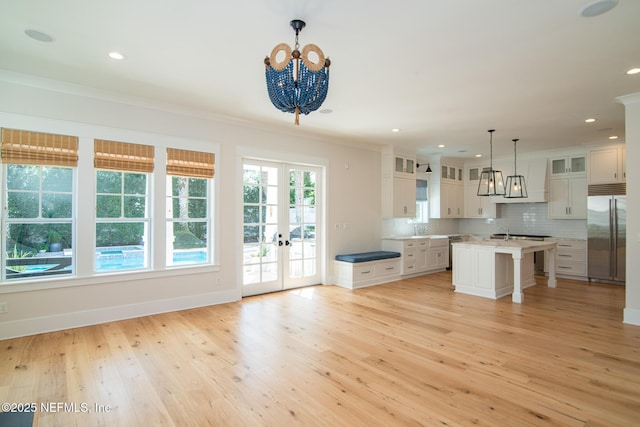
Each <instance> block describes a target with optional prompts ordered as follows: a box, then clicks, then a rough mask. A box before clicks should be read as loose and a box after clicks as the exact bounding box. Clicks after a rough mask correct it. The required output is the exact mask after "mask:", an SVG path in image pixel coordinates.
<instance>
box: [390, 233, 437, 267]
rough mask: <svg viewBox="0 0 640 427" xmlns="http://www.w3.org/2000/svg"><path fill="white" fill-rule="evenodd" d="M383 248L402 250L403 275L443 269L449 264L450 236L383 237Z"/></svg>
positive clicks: (394, 250)
mask: <svg viewBox="0 0 640 427" xmlns="http://www.w3.org/2000/svg"><path fill="white" fill-rule="evenodd" d="M382 249H383V250H385V251H393V252H400V254H401V259H402V263H401V267H400V271H401V274H402V276H403V277H411V276H414V275H420V274H425V273H429V272H435V271H441V270H444V269H446V268H447V267H448V266H449V238H448V237H446V236H438V237H433V238H430V237H424V238H415V237H407V238H389V239H382Z"/></svg>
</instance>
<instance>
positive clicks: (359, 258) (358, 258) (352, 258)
mask: <svg viewBox="0 0 640 427" xmlns="http://www.w3.org/2000/svg"><path fill="white" fill-rule="evenodd" d="M399 257H400V252H390V251H374V252H362V253H359V254H347V255H336V259H337V260H338V261H345V262H367V261H376V260H379V259H387V258H399Z"/></svg>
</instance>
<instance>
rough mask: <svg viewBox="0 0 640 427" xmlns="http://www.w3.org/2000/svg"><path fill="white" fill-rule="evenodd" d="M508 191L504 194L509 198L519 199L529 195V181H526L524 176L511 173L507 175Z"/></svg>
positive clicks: (506, 187)
mask: <svg viewBox="0 0 640 427" xmlns="http://www.w3.org/2000/svg"><path fill="white" fill-rule="evenodd" d="M505 190H506V193H505V195H504V197H505V198H507V199H517V198H522V199H523V198H526V197H529V195H528V194H527V183H526V182H524V176H522V175H511V176H508V177H507V182H506V184H505Z"/></svg>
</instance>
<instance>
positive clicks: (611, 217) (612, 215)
mask: <svg viewBox="0 0 640 427" xmlns="http://www.w3.org/2000/svg"><path fill="white" fill-rule="evenodd" d="M614 203H615V201H614V198H613V197H611V198H609V276H611V277H615V272H614V269H615V268H616V263H615V260H614V257H615V249H616V245H615V241H614V239H615V224H614V221H615V213H614Z"/></svg>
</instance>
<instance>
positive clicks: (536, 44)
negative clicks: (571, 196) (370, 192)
mask: <svg viewBox="0 0 640 427" xmlns="http://www.w3.org/2000/svg"><path fill="white" fill-rule="evenodd" d="M609 1H611V0H609ZM592 2H593V0H562V1H533V0H482V1H478V0H446V1H445V0H440V1H434V0H396V1H394V2H387V1H371V0H350V1H344V0H323V1H317V0H316V1H314V0H234V1H213V0H209V1H205V0H162V1H157V0H135V1H131V0H109V1H105V0H102V1H99V0H93V1H86V0H55V1H53V0H21V1H11V0H0V69H3V70H4V73H5V75H6V73H7V72H9V73H10V74H11V75H15V73H18V75H25V74H26V75H29V76H30V77H31V76H36V77H42V78H46V79H53V80H57V81H63V82H67V83H73V84H75V85H81V86H87V87H90V88H92V90H93V91H94V92H95V90H96V89H97V90H99V91H100V93H109V94H113V93H116V94H122V95H124V96H126V97H128V98H131V97H135V98H138V97H140V98H143V99H145V100H152V101H154V102H157V103H158V104H159V105H163V106H167V105H172V106H174V107H172V108H176V109H180V110H181V111H185V110H186V111H193V112H197V114H204V115H209V116H212V117H219V116H223V117H229V118H233V120H235V121H238V120H239V121H241V122H243V121H249V122H253V123H258V125H259V126H267V127H280V128H283V129H286V130H288V131H290V132H296V133H300V134H305V135H306V134H314V135H317V134H320V135H325V136H329V137H331V138H336V139H340V140H344V141H353V142H356V143H359V144H393V145H395V146H397V147H399V148H401V149H407V150H416V151H417V153H418V156H419V157H427V156H429V155H431V154H435V153H442V154H443V155H445V156H456V157H469V158H470V157H473V156H474V155H475V154H476V153H480V154H483V155H485V156H487V155H488V154H489V153H488V152H489V144H488V140H489V138H488V134H487V132H486V131H487V130H488V129H490V128H495V129H496V132H495V134H494V143H493V148H494V156H499V155H500V154H507V153H511V152H512V149H513V145H512V142H511V140H512V139H513V138H519V139H520V142H519V143H518V151H519V152H526V151H538V150H541V149H554V148H561V147H565V146H576V145H587V146H588V145H592V144H600V143H608V142H610V140H609V137H610V136H613V135H616V136H618V137H619V139H618V140H617V142H624V106H623V105H622V104H620V103H618V102H617V101H616V97H618V96H621V95H627V94H630V93H636V92H640V74H636V75H627V74H626V71H627V70H629V69H631V68H634V67H640V25H639V24H638V23H639V22H640V1H638V0H619V2H618V4H617V6H616V7H615V8H614V9H613V10H611V11H609V12H607V13H605V14H602V15H599V16H595V17H583V16H581V15H580V10H581V9H582V8H583V7H584V6H585V5H587V4H589V3H592ZM294 18H298V19H302V20H304V21H306V23H307V26H306V28H305V29H304V30H303V31H302V32H301V33H300V45H301V46H304V45H305V44H308V43H314V44H317V45H318V46H319V47H321V48H322V50H323V51H324V53H325V55H327V56H329V57H330V59H331V63H332V65H331V68H330V70H331V77H330V85H329V94H328V96H327V99H326V101H325V102H324V104H323V106H322V107H321V110H324V111H316V112H314V113H311V114H310V115H308V116H301V118H300V125H299V126H297V127H296V126H294V124H293V120H294V117H293V115H292V114H286V113H281V112H280V111H278V110H276V109H275V108H274V107H273V106H272V105H271V103H270V101H269V98H268V96H267V93H266V87H265V78H264V65H263V59H264V57H265V56H266V55H268V54H269V53H270V52H271V50H272V49H273V47H274V46H275V45H276V44H278V43H281V42H286V43H287V44H289V45H293V42H294V32H293V30H292V28H291V27H290V26H289V21H290V20H291V19H294ZM26 29H34V30H38V31H41V32H43V33H46V34H48V35H50V36H52V37H53V38H54V39H55V40H54V41H53V42H41V41H36V40H33V39H32V38H29V37H27V36H26V35H25V33H24V31H25V30H26ZM114 50H115V51H120V52H122V53H123V54H125V55H126V59H125V60H123V61H115V60H112V59H110V58H109V57H108V55H107V54H108V53H109V52H110V51H114ZM40 81H41V80H40ZM45 81H48V80H45ZM327 110H328V111H327ZM329 111H330V112H329ZM587 118H596V119H597V120H596V121H595V122H593V123H589V124H587V123H585V119H587ZM393 128H399V129H400V132H395V133H394V132H391V129H393ZM439 144H444V145H445V147H444V148H438V145H439Z"/></svg>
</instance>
